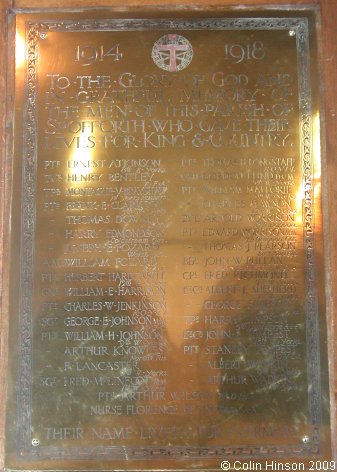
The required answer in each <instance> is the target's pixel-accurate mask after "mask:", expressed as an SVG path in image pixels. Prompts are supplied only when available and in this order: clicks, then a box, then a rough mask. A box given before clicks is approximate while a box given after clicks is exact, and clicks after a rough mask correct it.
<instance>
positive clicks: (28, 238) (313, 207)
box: [7, 11, 329, 469]
mask: <svg viewBox="0 0 337 472" xmlns="http://www.w3.org/2000/svg"><path fill="white" fill-rule="evenodd" d="M255 16H256V15H255ZM313 24H314V22H313V17H312V16H311V14H308V13H305V12H303V11H301V12H295V13H294V12H293V14H292V15H290V14H289V12H288V13H287V14H285V15H284V14H283V15H282V14H278V13H277V12H274V13H273V16H272V17H268V18H264V17H254V15H252V16H251V17H249V18H235V19H233V18H226V17H221V18H220V17H218V18H211V19H210V18H189V19H186V18H176V19H171V18H170V19H165V18H158V19H157V18H152V19H122V18H118V19H107V18H99V17H96V18H90V19H88V18H76V19H69V18H68V17H67V18H66V17H58V18H54V17H50V16H49V17H48V18H46V17H43V16H41V15H40V16H33V15H30V16H29V15H26V16H25V15H18V16H17V44H18V45H17V55H16V67H17V72H16V112H15V116H16V134H15V159H14V192H13V195H14V197H13V227H12V228H13V229H12V234H13V236H12V238H13V245H12V247H13V248H14V247H17V248H18V251H16V253H14V252H15V251H13V254H12V258H13V270H12V280H11V283H12V289H11V317H12V319H13V327H14V328H13V331H12V335H11V339H12V342H13V349H14V350H15V351H16V352H17V356H13V359H12V360H11V370H12V372H13V376H12V379H11V382H10V390H9V391H10V395H9V397H10V399H9V403H10V405H11V408H10V414H9V423H8V424H10V425H11V426H10V428H9V429H10V432H9V438H10V439H9V441H8V452H7V456H8V461H9V463H10V464H15V467H17V468H20V467H22V464H25V466H26V464H30V465H31V464H33V465H32V466H31V467H32V468H50V467H52V468H54V467H55V468H60V469H62V468H69V469H72V468H74V466H69V461H78V460H81V461H82V462H83V461H84V462H85V464H86V466H85V467H86V468H87V469H91V468H97V467H98V468H104V467H106V464H107V463H113V462H114V461H124V460H130V461H138V460H139V461H140V460H143V461H142V463H141V464H142V465H141V468H143V469H144V468H149V469H151V468H152V467H154V466H153V464H154V463H156V462H158V463H160V464H165V467H166V468H176V467H177V466H176V463H177V461H178V460H179V461H180V462H179V468H184V467H185V465H184V464H187V465H186V467H187V466H188V464H192V463H193V464H195V467H197V468H198V467H204V468H207V467H210V466H213V467H214V465H215V464H216V466H217V467H219V464H220V461H221V460H223V458H231V457H245V458H248V459H252V458H259V457H268V458H278V459H280V460H282V459H286V458H289V457H291V458H297V459H298V458H304V459H305V458H306V459H310V458H313V457H314V458H315V457H322V456H325V455H326V456H327V457H328V455H329V452H328V451H329V433H328V432H329V426H328V420H327V418H328V415H327V412H326V411H325V408H326V406H324V404H325V403H326V401H324V400H326V399H327V398H328V396H327V395H328V393H327V392H328V389H327V383H326V367H325V366H326V362H325V361H324V359H325V349H324V346H325V342H326V339H325V336H326V334H325V328H324V317H325V307H324V280H323V272H322V262H321V260H320V258H321V256H322V241H321V213H320V191H321V181H320V152H319V114H318V107H317V96H316V89H317V87H318V84H317V76H316V74H315V73H314V72H313V71H314V70H315V69H314V68H315V55H314V52H315V36H314V28H313ZM21 43H22V44H23V47H24V55H23V56H22V59H21V56H20V44H21ZM18 274H19V275H18ZM321 358H322V359H323V361H322V362H321ZM97 460H99V461H100V462H99V464H100V465H99V466H97ZM144 460H145V461H144ZM20 461H21V462H20ZM22 461H23V462H22ZM50 461H51V462H50ZM95 461H96V462H95ZM146 461H147V462H146ZM160 461H161V462H160ZM46 463H48V467H46V465H45V464H46ZM20 464H21V465H20ZM37 464H38V465H37ZM50 464H52V465H50ZM65 464H67V465H65ZM189 466H190V465H189ZM122 467H127V468H128V466H127V465H125V463H124V465H123V466H122ZM75 468H76V467H75Z"/></svg>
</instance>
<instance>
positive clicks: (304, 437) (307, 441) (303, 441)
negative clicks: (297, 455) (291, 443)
mask: <svg viewBox="0 0 337 472" xmlns="http://www.w3.org/2000/svg"><path fill="white" fill-rule="evenodd" d="M309 442H310V438H309V436H303V438H302V443H303V444H308V443H309Z"/></svg>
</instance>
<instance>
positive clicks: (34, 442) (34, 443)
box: [32, 438, 40, 446]
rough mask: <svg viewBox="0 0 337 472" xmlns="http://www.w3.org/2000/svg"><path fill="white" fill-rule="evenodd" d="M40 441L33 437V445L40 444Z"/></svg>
mask: <svg viewBox="0 0 337 472" xmlns="http://www.w3.org/2000/svg"><path fill="white" fill-rule="evenodd" d="M39 444H40V441H39V440H38V439H36V438H34V439H32V446H39Z"/></svg>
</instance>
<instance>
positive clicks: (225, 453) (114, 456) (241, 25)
mask: <svg viewBox="0 0 337 472" xmlns="http://www.w3.org/2000/svg"><path fill="white" fill-rule="evenodd" d="M154 29H156V30H161V29H165V30H167V29H173V30H240V29H242V30H288V31H290V30H293V31H294V32H295V34H296V48H297V60H298V81H299V83H298V88H299V111H300V117H299V125H300V130H301V133H300V135H301V136H300V140H301V143H300V147H301V166H302V185H303V189H304V195H305V196H304V249H305V254H306V257H305V286H306V336H307V378H308V416H309V424H310V425H311V436H310V441H309V442H308V444H300V445H298V446H277V445H275V446H250V445H247V446H242V445H237V446H231V447H226V446H224V447H187V446H186V447H175V446H170V447H160V448H157V447H139V448H132V447H119V446H111V447H105V446H102V447H92V448H91V447H83V448H80V447H70V448H67V449H62V448H59V447H53V446H48V447H47V446H40V447H38V448H36V447H35V448H34V447H32V446H31V406H32V383H31V379H32V374H33V366H32V349H33V346H32V330H33V267H34V236H35V191H36V164H37V129H38V126H37V121H38V110H37V97H38V77H37V71H38V58H39V53H38V39H39V36H40V35H41V33H46V32H48V31H57V32H67V31H69V32H76V31H136V30H154ZM26 45H27V68H26V75H25V91H26V93H25V109H24V129H25V130H24V144H23V149H24V159H23V180H22V185H23V202H22V236H21V260H20V261H21V262H20V271H21V272H20V287H21V294H20V315H19V316H20V318H19V320H20V346H19V349H20V353H19V374H18V394H17V402H18V409H17V448H18V451H19V453H20V456H21V458H24V457H29V458H31V459H50V460H65V459H67V460H72V459H73V460H84V459H86V460H94V459H95V460H97V459H105V460H108V459H110V460H123V459H134V460H140V459H145V460H150V459H178V458H179V459H182V458H194V459H205V458H207V459H217V458H218V459H220V458H231V457H245V458H263V457H264V458H270V457H282V456H287V457H290V456H291V457H297V458H300V457H302V458H304V457H305V455H316V454H319V453H320V441H321V438H320V437H321V433H320V427H321V422H322V411H321V408H322V407H321V404H322V399H321V386H320V377H321V376H320V353H319V328H318V301H317V291H316V267H315V249H314V230H313V182H312V181H313V162H312V161H313V159H312V142H311V139H312V105H311V92H310V55H309V31H308V20H307V19H306V18H225V19H224V18H220V19H181V20H176V19H153V20H152V19H98V20H97V19H96V20H78V21H74V20H46V21H43V22H27V23H26Z"/></svg>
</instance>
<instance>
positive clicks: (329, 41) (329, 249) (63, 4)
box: [0, 0, 337, 469]
mask: <svg viewBox="0 0 337 472" xmlns="http://www.w3.org/2000/svg"><path fill="white" fill-rule="evenodd" d="M313 4H314V5H315V6H316V7H317V9H318V10H319V12H320V17H321V31H320V32H319V37H320V45H319V46H320V53H319V56H320V59H321V64H320V67H321V74H322V90H321V100H322V111H323V113H322V115H323V123H322V135H323V140H322V143H323V171H324V172H323V178H324V185H323V188H324V191H323V211H324V222H325V225H324V231H325V266H326V270H327V277H326V280H327V282H326V294H327V312H328V317H329V319H328V326H329V337H330V345H329V362H330V385H331V411H332V427H333V431H332V438H333V440H334V441H335V444H334V451H335V460H337V445H336V442H337V438H336V429H335V427H336V419H337V412H336V409H335V404H336V400H337V358H336V342H337V332H336V329H337V328H336V324H337V234H336V232H335V225H336V223H337V216H336V207H337V191H336V190H335V179H336V177H335V176H337V159H336V158H335V151H336V149H337V133H336V131H335V130H336V125H337V41H336V38H335V32H336V31H337V3H336V0H315V1H313V2H308V1H306V0H278V1H275V2H274V1H268V0H245V1H244V3H243V4H240V5H238V2H237V1H236V0H213V1H212V3H211V5H210V4H208V3H207V0H197V1H195V0H182V1H180V2H178V1H177V0H147V1H146V5H148V6H149V7H151V8H157V7H165V6H167V7H171V8H174V7H175V6H179V8H183V7H191V6H193V7H194V8H199V9H205V10H207V9H208V8H225V7H229V6H237V7H240V8H245V7H263V6H268V7H271V6H273V5H278V6H281V5H282V6H287V5H288V6H289V7H293V6H295V5H297V6H302V5H303V6H308V5H313ZM125 6H128V7H134V8H137V7H140V6H141V7H142V8H143V7H144V6H145V5H144V3H143V2H141V1H140V0H138V1H137V0H125V1H124V2H123V4H121V3H120V2H119V1H114V0H2V1H1V3H0V44H1V45H2V47H1V48H0V68H1V69H0V235H1V236H0V307H1V308H0V341H1V344H0V405H1V407H0V469H3V442H4V432H5V411H4V408H3V405H4V404H5V395H6V382H5V379H6V365H7V346H8V344H7V336H8V329H7V328H8V318H7V310H6V307H7V293H8V290H7V289H8V286H7V281H8V277H7V273H6V272H4V266H5V267H6V265H4V264H3V260H4V259H7V258H8V255H9V247H8V242H7V239H6V234H7V232H8V231H7V229H8V222H9V211H10V208H9V201H10V199H9V196H10V192H11V190H12V189H11V188H10V175H11V161H10V157H11V148H12V116H11V109H12V101H13V75H14V74H13V54H12V49H11V46H10V43H11V41H10V40H9V38H12V35H13V31H12V28H11V13H12V12H14V13H15V12H16V11H22V10H23V11H25V10H33V11H35V10H58V11H59V10H60V9H63V8H64V9H66V10H69V9H73V10H81V9H84V8H88V9H90V8H98V7H99V8H118V7H119V8H124V7H125ZM1 256H2V257H1Z"/></svg>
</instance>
